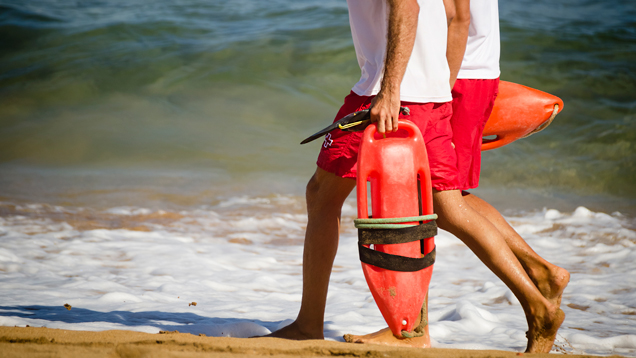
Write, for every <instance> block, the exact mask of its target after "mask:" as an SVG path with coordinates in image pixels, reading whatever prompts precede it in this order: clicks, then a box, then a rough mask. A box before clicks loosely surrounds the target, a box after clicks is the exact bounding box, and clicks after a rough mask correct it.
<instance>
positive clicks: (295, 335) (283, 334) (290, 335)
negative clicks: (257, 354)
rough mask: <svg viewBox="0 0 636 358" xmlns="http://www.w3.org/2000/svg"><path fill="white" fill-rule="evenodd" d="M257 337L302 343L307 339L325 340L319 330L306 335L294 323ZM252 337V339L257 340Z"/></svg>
mask: <svg viewBox="0 0 636 358" xmlns="http://www.w3.org/2000/svg"><path fill="white" fill-rule="evenodd" d="M258 337H274V338H285V339H293V340H297V341H303V340H307V339H325V336H324V333H323V331H322V330H320V333H318V332H314V333H308V332H307V331H305V330H303V329H302V328H301V327H300V325H299V324H298V323H297V322H296V321H294V322H293V323H292V324H290V325H289V326H285V327H283V328H281V329H279V330H278V331H274V332H272V333H270V334H268V335H266V336H258ZM258 337H252V338H258Z"/></svg>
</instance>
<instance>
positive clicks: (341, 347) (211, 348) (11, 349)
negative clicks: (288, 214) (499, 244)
mask: <svg viewBox="0 0 636 358" xmlns="http://www.w3.org/2000/svg"><path fill="white" fill-rule="evenodd" d="M0 351H1V352H3V357H34V356H38V357H40V356H47V357H48V356H64V357H87V358H88V357H203V356H210V355H214V356H215V357H227V358H239V357H258V356H268V357H292V356H293V357H332V356H349V357H413V358H416V357H426V358H429V357H430V358H433V357H435V358H465V357H474V358H486V357H493V358H494V357H502V358H508V357H519V356H530V357H539V358H540V357H548V356H553V355H548V354H546V353H539V354H527V353H519V352H511V351H500V350H465V349H448V348H429V349H421V348H404V347H388V346H382V345H372V344H353V343H344V342H335V341H321V340H310V341H290V340H285V339H279V338H228V337H206V336H195V335H192V334H188V333H174V332H167V333H159V334H151V333H143V332H135V331H125V330H110V331H98V332H92V331H72V330H63V329H52V328H43V327H6V326H4V327H0ZM568 357H572V358H583V357H598V356H593V355H579V354H568ZM610 357H622V356H618V355H612V356H610Z"/></svg>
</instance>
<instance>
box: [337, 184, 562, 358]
mask: <svg viewBox="0 0 636 358" xmlns="http://www.w3.org/2000/svg"><path fill="white" fill-rule="evenodd" d="M458 193H459V192H458V191H451V192H436V193H435V195H434V196H433V197H434V200H435V212H437V213H438V214H440V220H438V224H439V225H440V227H441V228H443V229H445V230H448V231H450V232H451V233H453V234H455V235H456V236H457V237H459V238H460V239H462V241H464V242H466V244H467V245H468V246H469V247H470V248H471V250H473V251H474V252H475V254H477V256H478V257H479V258H480V259H481V260H482V261H483V262H484V263H485V264H486V265H487V266H488V267H489V268H490V269H491V270H492V271H493V272H495V274H497V276H499V277H500V278H501V279H502V281H504V283H506V285H508V287H510V288H511V289H512V290H513V293H515V295H516V296H517V297H518V298H519V299H520V301H523V302H522V305H523V307H524V311H525V312H526V318H527V319H528V326H529V332H528V348H527V349H528V352H549V351H550V349H551V348H552V343H553V342H554V338H555V337H556V332H557V330H558V328H559V326H560V325H561V323H562V322H563V318H564V315H563V312H562V311H561V310H559V309H558V308H559V306H560V304H561V295H562V293H563V289H564V288H565V286H566V285H567V283H568V281H569V277H570V275H569V273H568V272H567V271H566V270H564V269H562V268H560V267H558V266H555V265H552V264H551V263H549V262H547V261H546V260H544V259H543V258H541V257H540V256H539V255H538V254H537V253H536V252H534V251H533V250H532V248H530V246H528V244H527V243H526V242H525V241H524V240H523V238H521V237H520V236H519V235H518V234H517V232H516V231H514V229H513V228H512V227H511V226H510V225H508V223H507V222H506V220H505V219H504V218H503V217H502V216H501V214H499V212H498V211H497V210H496V209H495V208H493V207H492V206H490V204H488V203H486V202H485V201H483V200H481V199H479V198H477V197H476V196H474V195H466V196H465V197H464V199H466V203H469V205H466V203H463V201H462V200H461V198H460V197H458ZM477 210H478V211H479V212H477ZM481 213H483V216H482V215H480V214H481ZM449 217H450V218H449ZM471 221H472V223H471ZM485 221H487V222H488V223H485ZM482 225H483V226H482ZM493 225H494V226H493ZM484 239H485V241H484ZM489 240H494V242H488V241H489ZM501 250H502V251H501ZM511 254H512V255H514V256H516V257H517V260H515V259H514V257H511ZM499 255H503V257H504V259H503V260H496V261H495V260H494V259H495V258H497V257H498V256H499ZM520 269H521V270H524V271H525V274H522V273H521V270H520ZM528 279H530V280H531V283H532V284H533V286H534V287H530V286H529V285H528V283H529V282H528ZM537 290H538V292H537ZM537 293H538V294H539V295H541V296H543V298H545V299H546V300H547V302H541V301H542V300H541V299H539V298H538V297H537ZM520 295H521V296H520ZM427 299H428V297H427ZM543 301H545V300H543ZM535 306H538V307H539V309H537V307H535ZM541 306H543V307H541ZM537 310H538V312H537V313H534V312H535V311H537ZM426 338H427V341H428V345H423V344H422V343H421V342H415V341H410V340H403V339H398V338H396V337H394V336H393V334H392V333H391V331H390V330H389V329H388V328H385V329H383V330H380V331H378V332H375V333H371V334H368V335H364V336H353V335H346V336H345V340H347V341H348V342H355V343H377V344H388V345H399V346H404V345H408V346H418V347H423V346H426V347H428V346H430V337H428V336H427V337H426Z"/></svg>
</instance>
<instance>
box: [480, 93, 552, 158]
mask: <svg viewBox="0 0 636 358" xmlns="http://www.w3.org/2000/svg"><path fill="white" fill-rule="evenodd" d="M562 110H563V101H562V100H561V99H560V98H559V97H556V96H553V95H551V94H549V93H545V92H542V91H539V90H536V89H534V88H530V87H526V86H522V85H520V84H516V83H512V82H507V81H500V82H499V94H498V95H497V99H495V104H494V106H493V109H492V113H491V114H490V117H489V118H488V121H487V122H486V126H485V127H484V134H483V136H482V137H483V139H482V145H481V150H482V151H484V150H490V149H495V148H499V147H502V146H504V145H506V144H510V143H512V142H514V141H516V140H517V139H521V138H525V137H527V136H529V135H531V134H534V133H536V132H539V131H542V130H543V129H545V127H547V126H548V125H549V124H550V123H552V120H554V117H556V115H557V114H558V113H559V112H560V111H562Z"/></svg>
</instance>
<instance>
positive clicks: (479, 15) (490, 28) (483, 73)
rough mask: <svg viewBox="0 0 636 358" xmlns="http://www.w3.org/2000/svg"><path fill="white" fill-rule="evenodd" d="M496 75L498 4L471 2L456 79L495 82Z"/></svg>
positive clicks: (487, 0) (490, 0) (486, 0)
mask: <svg viewBox="0 0 636 358" xmlns="http://www.w3.org/2000/svg"><path fill="white" fill-rule="evenodd" d="M499 74H500V70H499V9H498V7H497V0H471V1H470V27H469V29H468V42H467V43H466V53H464V60H463V61H462V66H461V68H460V69H459V73H458V74H457V78H464V79H494V78H497V77H499Z"/></svg>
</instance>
